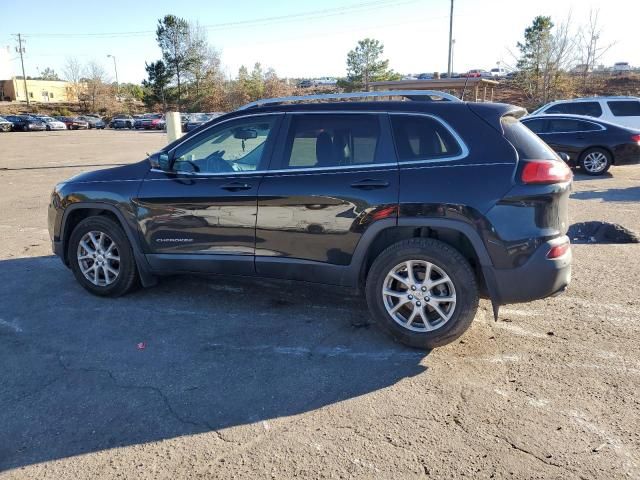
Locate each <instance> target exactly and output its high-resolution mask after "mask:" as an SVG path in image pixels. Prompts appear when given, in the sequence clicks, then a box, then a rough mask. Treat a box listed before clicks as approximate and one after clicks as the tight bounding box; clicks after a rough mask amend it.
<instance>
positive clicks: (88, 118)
mask: <svg viewBox="0 0 640 480" xmlns="http://www.w3.org/2000/svg"><path fill="white" fill-rule="evenodd" d="M77 118H78V120H82V121H84V122H87V125H88V126H89V129H92V128H95V129H96V130H104V127H105V126H106V125H105V123H104V121H103V120H102V119H101V118H99V117H94V116H93V115H81V116H79V117H77Z"/></svg>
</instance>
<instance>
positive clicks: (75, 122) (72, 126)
mask: <svg viewBox="0 0 640 480" xmlns="http://www.w3.org/2000/svg"><path fill="white" fill-rule="evenodd" d="M55 118H56V120H60V121H61V122H62V123H64V124H65V125H66V126H67V129H68V130H80V129H83V130H87V129H88V128H89V122H85V121H84V120H80V119H79V118H76V117H55Z"/></svg>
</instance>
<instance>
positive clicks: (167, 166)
mask: <svg viewBox="0 0 640 480" xmlns="http://www.w3.org/2000/svg"><path fill="white" fill-rule="evenodd" d="M158 166H159V167H160V170H162V171H163V172H168V171H169V170H171V161H170V160H169V155H168V154H167V153H164V152H162V153H160V155H158Z"/></svg>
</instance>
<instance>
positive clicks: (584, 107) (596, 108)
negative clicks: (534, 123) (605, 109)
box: [545, 102, 602, 117]
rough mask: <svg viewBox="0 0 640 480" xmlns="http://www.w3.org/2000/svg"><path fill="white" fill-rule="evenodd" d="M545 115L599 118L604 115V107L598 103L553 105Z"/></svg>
mask: <svg viewBox="0 0 640 480" xmlns="http://www.w3.org/2000/svg"><path fill="white" fill-rule="evenodd" d="M545 113H569V114H571V115H587V116H589V117H599V116H601V115H602V107H600V104H599V103H598V102H567V103H558V104H557V105H553V106H552V107H549V108H547V109H546V110H545Z"/></svg>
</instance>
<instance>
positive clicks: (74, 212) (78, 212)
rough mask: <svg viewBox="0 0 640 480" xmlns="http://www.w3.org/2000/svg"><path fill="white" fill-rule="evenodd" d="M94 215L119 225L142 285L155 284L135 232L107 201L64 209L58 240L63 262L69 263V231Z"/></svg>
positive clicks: (155, 280)
mask: <svg viewBox="0 0 640 480" xmlns="http://www.w3.org/2000/svg"><path fill="white" fill-rule="evenodd" d="M94 216H104V217H107V218H110V219H111V220H113V221H115V222H116V223H117V224H118V225H120V227H121V228H122V230H123V231H124V233H125V235H126V236H127V239H128V240H129V243H130V244H131V249H132V250H133V256H134V259H135V264H136V268H137V270H138V274H139V275H140V280H141V282H142V285H143V286H145V287H147V286H152V285H155V284H156V283H157V279H156V277H155V276H154V275H153V274H152V273H151V269H150V267H149V264H148V263H147V260H146V258H145V256H144V254H143V253H142V250H141V249H140V245H139V243H138V241H137V240H138V237H137V234H136V232H134V231H132V229H131V227H130V226H129V224H128V223H127V221H126V220H125V218H124V216H123V215H122V212H120V211H119V210H118V208H117V207H116V206H115V205H111V204H108V203H77V204H73V205H70V206H68V207H67V208H66V209H65V212H64V214H63V217H62V224H61V230H60V240H61V241H62V252H63V261H64V263H65V264H66V265H69V259H68V258H67V250H68V242H69V238H70V237H71V233H72V232H73V230H74V229H75V228H76V226H77V225H78V224H79V223H80V222H81V221H82V220H84V219H86V218H89V217H94Z"/></svg>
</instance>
